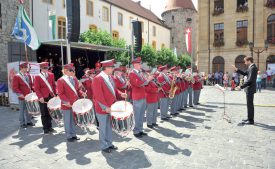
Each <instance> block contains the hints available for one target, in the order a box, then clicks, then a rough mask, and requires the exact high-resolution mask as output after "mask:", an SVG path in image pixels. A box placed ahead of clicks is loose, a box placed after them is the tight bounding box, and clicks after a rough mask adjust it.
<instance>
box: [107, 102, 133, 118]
mask: <svg viewBox="0 0 275 169" xmlns="http://www.w3.org/2000/svg"><path fill="white" fill-rule="evenodd" d="M111 110H112V112H111V115H112V116H113V117H115V118H117V119H124V118H126V117H129V116H130V115H131V114H132V113H133V106H132V104H131V103H130V102H125V101H118V102H115V103H114V104H112V106H111Z"/></svg>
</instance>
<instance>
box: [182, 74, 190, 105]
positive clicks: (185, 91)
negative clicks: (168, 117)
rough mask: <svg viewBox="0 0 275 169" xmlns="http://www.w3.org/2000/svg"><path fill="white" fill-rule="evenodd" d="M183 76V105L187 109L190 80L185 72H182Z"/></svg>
mask: <svg viewBox="0 0 275 169" xmlns="http://www.w3.org/2000/svg"><path fill="white" fill-rule="evenodd" d="M182 76H183V78H182V79H183V82H184V93H183V106H184V108H185V109H186V108H187V101H188V88H189V82H188V81H187V80H186V78H187V76H186V74H185V73H182Z"/></svg>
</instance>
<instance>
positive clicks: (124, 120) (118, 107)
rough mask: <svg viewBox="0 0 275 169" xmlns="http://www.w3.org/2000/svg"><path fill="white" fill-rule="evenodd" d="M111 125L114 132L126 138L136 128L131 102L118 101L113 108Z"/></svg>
mask: <svg viewBox="0 0 275 169" xmlns="http://www.w3.org/2000/svg"><path fill="white" fill-rule="evenodd" d="M111 123H112V128H113V131H114V132H115V133H116V134H118V135H119V136H122V137H125V136H127V135H128V134H129V133H130V132H131V131H133V129H134V127H135V118H134V111H133V106H132V104H131V103H130V102H126V101H118V102H115V103H114V104H113V105H112V106H111Z"/></svg>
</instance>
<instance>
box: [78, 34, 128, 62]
mask: <svg viewBox="0 0 275 169" xmlns="http://www.w3.org/2000/svg"><path fill="white" fill-rule="evenodd" d="M80 41H81V42H86V43H91V44H94V45H103V46H111V47H117V48H126V41H125V40H124V39H114V38H113V37H112V35H111V34H110V33H108V32H107V31H102V30H98V31H96V30H88V31H86V32H83V33H81V35H80ZM107 56H108V59H113V58H115V59H116V61H117V62H121V63H122V65H126V64H128V61H129V58H130V57H129V56H128V52H127V51H125V52H124V51H111V52H107Z"/></svg>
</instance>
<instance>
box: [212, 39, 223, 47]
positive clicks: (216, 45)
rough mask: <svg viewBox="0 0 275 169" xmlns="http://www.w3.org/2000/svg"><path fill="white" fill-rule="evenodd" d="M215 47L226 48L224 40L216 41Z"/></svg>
mask: <svg viewBox="0 0 275 169" xmlns="http://www.w3.org/2000/svg"><path fill="white" fill-rule="evenodd" d="M213 46H214V47H221V46H224V40H223V39H215V40H214V43H213Z"/></svg>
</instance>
